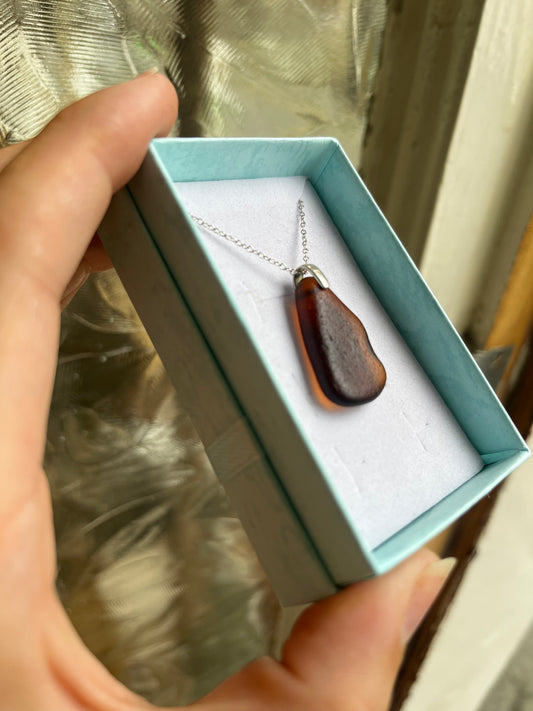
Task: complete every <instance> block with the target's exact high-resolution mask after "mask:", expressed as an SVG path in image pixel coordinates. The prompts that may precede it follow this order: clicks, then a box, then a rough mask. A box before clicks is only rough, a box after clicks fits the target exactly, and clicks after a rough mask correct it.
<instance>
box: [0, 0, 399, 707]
mask: <svg viewBox="0 0 533 711" xmlns="http://www.w3.org/2000/svg"><path fill="white" fill-rule="evenodd" d="M385 5H386V4H385V0H334V1H333V2H328V3H324V2H323V0H274V1H273V2H270V0H269V1H268V2H267V0H260V1H259V2H254V3H243V2H242V1H241V0H127V2H126V0H91V2H83V1H82V0H54V2H44V0H43V1H42V2H39V1H38V0H5V1H4V2H2V3H1V4H0V28H1V32H0V142H2V143H12V142H15V141H18V140H21V139H24V138H28V137H30V136H33V135H35V134H36V133H37V132H38V131H39V130H40V128H42V126H43V125H44V124H45V123H46V122H47V121H49V120H50V119H51V118H52V117H53V116H54V115H55V114H56V113H57V111H59V110H60V109H61V108H62V107H63V106H65V105H67V104H69V103H71V102H72V101H75V100H76V99H78V98H80V97H81V96H84V95H86V94H89V93H91V92H93V91H96V90H97V89H99V88H101V87H103V86H106V85H110V84H114V83H117V82H119V81H124V80H126V79H128V78H130V77H132V76H134V75H135V74H136V73H138V72H139V71H142V70H146V69H148V68H150V67H152V66H158V67H159V68H160V69H161V70H164V71H166V73H167V74H168V75H169V77H170V78H171V79H172V80H173V82H174V83H175V85H176V86H177V88H178V90H179V93H180V97H181V108H180V116H181V119H180V121H181V123H180V126H179V127H177V129H176V130H177V131H181V133H182V134H183V135H211V136H231V135H238V136H244V135H272V136H286V135H306V136H307V135H334V136H336V137H337V138H338V139H339V140H340V141H341V142H342V144H343V145H344V147H345V148H346V150H347V151H348V153H349V154H350V156H351V158H352V160H353V161H354V162H355V163H358V161H359V155H360V149H361V145H362V140H363V137H364V130H365V126H366V115H367V110H368V102H369V99H370V97H371V93H372V87H373V85H374V78H375V74H376V70H377V63H378V57H379V52H380V43H381V36H382V31H383V24H384V20H385V13H386V9H385ZM46 470H47V473H48V475H49V479H50V484H51V488H52V495H53V501H54V511H55V520H56V531H57V544H58V561H59V572H58V588H59V592H60V595H61V598H62V600H63V602H64V604H65V606H66V608H67V610H68V612H69V614H70V616H71V618H72V620H73V622H74V624H75V626H76V627H77V629H78V630H79V632H80V634H81V635H82V637H83V639H84V640H85V641H86V643H87V644H88V645H89V647H90V648H91V649H92V650H93V651H94V652H95V653H96V654H97V656H98V657H99V658H100V659H102V661H103V662H104V663H105V664H106V665H107V666H108V667H109V669H110V670H111V671H112V672H113V673H114V674H115V675H117V676H118V677H119V678H120V679H122V680H123V681H124V682H125V683H126V684H127V685H128V686H129V687H131V688H132V689H134V690H135V691H137V692H138V693H140V694H143V695H144V696H145V697H146V698H148V699H149V700H150V701H151V702H153V703H158V704H181V703H186V702H188V701H191V700H193V699H195V698H197V697H198V696H200V695H202V694H203V693H205V692H206V691H207V690H209V689H210V688H212V686H214V685H215V684H216V683H217V682H218V681H220V680H221V679H223V678H225V677H226V676H227V675H229V674H230V673H231V672H232V671H234V670H236V669H238V668H239V667H240V666H242V665H243V664H244V663H245V662H246V661H248V660H249V659H251V658H253V657H256V656H258V655H260V654H263V653H266V652H273V651H274V650H275V648H276V646H277V643H278V641H277V639H276V630H277V626H278V621H279V616H280V610H279V607H278V605H277V603H276V601H275V598H274V596H273V594H272V591H271V590H270V588H269V586H268V583H267V581H266V580H265V577H264V574H263V572H262V570H261V568H260V566H259V565H258V563H257V560H256V558H255V555H254V554H253V552H252V550H251V549H250V546H249V544H248V541H247V539H246V536H245V535H244V533H243V531H242V528H241V526H240V524H239V522H238V520H237V519H236V518H235V517H234V515H233V514H232V512H231V509H230V507H229V505H228V502H227V501H226V498H225V496H224V494H223V492H222V490H221V489H220V486H219V485H218V483H217V480H216V477H215V476H214V473H213V471H212V470H211V468H210V465H209V463H208V461H207V459H206V457H205V453H204V451H203V447H202V444H201V442H200V441H199V440H198V438H197V436H196V434H195V431H194V428H193V426H192V424H191V422H190V421H189V419H188V416H187V414H186V413H185V412H183V410H182V409H181V407H180V403H179V399H178V398H177V397H176V395H175V393H174V392H173V390H172V388H171V387H170V384H169V382H168V380H167V377H166V374H165V372H164V370H163V368H162V366H161V363H160V361H159V359H158V358H157V356H156V354H155V353H154V351H153V348H152V345H151V343H150V341H149V340H148V338H147V336H146V334H145V332H144V330H143V329H142V327H141V325H140V323H139V321H138V319H137V317H136V315H135V313H134V311H133V309H132V307H131V304H130V302H129V300H128V298H127V296H126V295H125V293H124V291H123V289H122V286H121V284H120V283H119V282H118V280H117V279H116V277H115V276H114V274H113V273H111V272H110V273H107V274H105V275H102V276H99V277H93V278H92V279H91V280H90V282H89V283H88V284H87V285H86V286H85V287H84V289H83V290H82V292H81V293H80V294H79V295H78V297H77V298H76V299H75V300H74V301H73V302H72V304H71V306H70V307H69V308H68V310H67V312H66V313H65V314H64V318H63V323H62V333H61V347H60V354H59V366H58V371H57V380H56V386H55V392H54V397H53V403H52V409H51V415H50V424H49V437H48V448H47V454H46Z"/></svg>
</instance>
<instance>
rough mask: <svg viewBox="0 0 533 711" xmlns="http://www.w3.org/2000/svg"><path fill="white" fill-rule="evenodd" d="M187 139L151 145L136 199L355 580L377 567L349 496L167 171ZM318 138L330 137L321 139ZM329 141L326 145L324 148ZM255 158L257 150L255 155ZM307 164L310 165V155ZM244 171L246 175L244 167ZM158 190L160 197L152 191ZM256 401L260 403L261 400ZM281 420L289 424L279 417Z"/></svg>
mask: <svg viewBox="0 0 533 711" xmlns="http://www.w3.org/2000/svg"><path fill="white" fill-rule="evenodd" d="M182 140H185V139H176V140H175V142H173V144H172V143H171V144H169V143H168V141H164V143H163V145H164V147H165V149H166V151H165V152H166V155H165V154H163V155H158V154H157V153H154V152H152V153H151V154H150V155H149V156H148V157H147V159H146V161H145V163H144V165H143V169H142V171H141V172H140V173H139V174H138V175H137V176H136V178H134V180H133V181H132V182H131V183H130V186H129V189H130V194H131V196H132V199H133V201H134V203H135V205H136V208H137V210H138V212H139V214H140V215H142V218H143V220H144V222H145V224H146V226H147V228H148V230H149V232H150V233H151V235H152V239H153V240H154V242H155V243H156V244H157V249H158V251H159V253H160V254H161V257H162V259H163V261H164V262H165V264H166V265H167V269H168V271H169V273H170V274H172V275H173V279H174V280H175V281H176V280H177V281H179V282H180V288H179V291H180V293H181V295H182V298H183V300H184V302H185V303H186V304H187V306H188V308H189V310H190V312H191V314H192V316H193V318H194V319H195V320H196V322H197V324H198V327H199V330H200V331H201V332H203V335H204V339H205V341H206V343H207V345H208V348H209V349H210V351H211V353H212V356H213V358H214V359H215V360H216V362H217V363H218V366H219V369H220V370H221V372H222V373H224V377H225V378H226V380H227V381H228V379H227V377H226V376H227V372H228V368H230V367H231V368H233V369H234V372H237V373H238V381H239V382H237V381H236V380H234V381H233V382H229V381H228V383H229V385H230V388H232V390H233V395H234V398H235V401H236V403H238V405H239V407H240V408H241V409H242V410H243V411H245V412H246V414H247V417H248V421H249V422H250V424H251V428H252V430H253V431H254V434H255V436H256V438H257V439H258V441H260V442H261V443H262V446H263V448H264V450H265V451H266V452H268V451H269V450H272V449H274V448H275V449H276V450H277V451H278V460H279V459H283V460H284V465H283V470H284V472H285V478H284V479H280V478H279V477H278V481H279V482H280V484H281V486H282V488H283V489H284V491H285V492H286V493H287V494H288V496H289V499H290V500H291V501H294V496H293V495H292V494H291V491H290V488H291V483H290V481H288V479H289V478H290V477H291V476H292V479H293V481H294V480H296V479H298V480H299V479H300V477H299V475H298V474H297V472H299V471H302V470H303V471H306V472H307V477H306V483H305V489H306V497H305V498H306V500H305V501H303V500H302V499H300V501H299V505H298V506H297V510H298V514H299V518H300V520H301V521H302V522H303V524H304V525H305V527H306V529H307V531H308V532H309V534H310V536H311V540H313V542H314V545H315V547H316V549H317V551H318V554H319V556H320V557H321V559H322V560H323V561H324V562H325V563H326V561H327V563H326V564H327V566H328V571H329V574H330V575H331V577H332V579H333V580H335V581H336V583H337V584H343V583H348V582H353V578H352V579H350V578H349V577H348V574H347V571H348V570H351V571H352V573H353V572H354V571H358V573H357V577H368V575H369V574H371V572H372V570H373V566H372V563H371V560H370V559H371V551H370V549H369V548H368V546H367V545H366V544H365V543H364V542H363V541H362V540H361V537H360V534H359V532H358V531H357V530H356V529H354V527H353V525H352V523H351V521H350V520H349V517H348V516H346V515H342V514H343V513H344V512H345V510H346V509H345V504H344V502H343V501H340V500H339V498H338V495H337V494H336V492H335V491H334V489H333V488H332V487H331V484H330V482H329V481H328V480H327V478H324V477H323V476H322V475H321V474H320V472H321V470H322V469H321V466H320V464H319V463H317V457H316V454H315V453H314V451H313V449H312V448H311V447H310V446H309V443H308V442H306V441H305V437H304V436H303V433H302V432H300V430H299V428H298V425H297V423H296V421H295V418H293V417H291V415H290V412H291V408H290V406H289V404H288V403H287V402H286V400H285V398H284V395H283V394H282V393H280V392H279V390H278V388H277V387H276V383H275V380H274V378H273V376H272V374H271V372H270V369H269V367H268V366H267V364H266V363H265V361H264V359H263V357H262V355H261V350H260V349H259V348H258V347H257V346H256V344H254V342H253V340H252V339H251V337H250V334H249V332H248V329H247V328H246V326H245V324H244V323H243V321H242V319H241V318H240V316H239V313H238V309H237V307H236V304H235V303H234V300H233V298H232V297H231V294H230V293H228V291H227V289H226V288H225V286H224V280H223V278H222V277H221V276H220V274H219V272H218V269H217V266H216V264H214V263H213V261H212V260H211V257H210V255H209V254H208V253H207V252H206V250H205V249H204V248H203V247H202V245H201V243H200V241H199V240H198V239H197V236H196V235H197V232H196V227H195V225H194V223H192V221H191V220H190V217H189V216H188V214H187V213H186V211H185V210H183V208H182V207H181V204H180V200H179V195H178V194H177V191H176V188H175V186H174V184H173V181H174V179H176V180H178V179H180V178H181V175H180V174H179V173H175V172H174V173H171V174H169V172H168V169H167V168H168V166H167V165H166V159H167V158H168V149H169V148H173V149H174V150H175V149H176V144H178V142H179V143H181V142H182ZM193 140H194V139H191V140H188V139H187V140H186V148H187V150H185V151H184V152H183V153H181V151H180V152H179V155H180V160H179V161H177V160H174V161H173V162H172V166H173V167H172V169H173V170H174V171H176V170H179V169H180V167H181V166H185V170H186V171H187V174H188V175H189V176H191V175H192V173H191V169H190V162H191V161H192V159H193V157H194V152H191V151H190V147H191V146H190V143H191V142H192V141H193ZM194 142H195V143H200V145H201V147H202V149H204V145H203V142H202V141H199V142H198V141H194ZM316 143H317V144H320V143H322V144H324V142H323V141H318V142H316ZM326 143H327V145H328V147H329V148H330V152H331V148H333V150H334V149H335V147H336V144H335V143H334V144H333V146H331V143H330V142H329V141H327V142H326ZM180 147H181V146H180ZM323 148H324V145H323V146H322V150H323ZM289 153H290V151H289ZM297 153H298V151H297ZM252 154H253V152H252ZM287 154H288V151H287V149H286V148H285V149H284V150H283V151H282V155H283V156H284V157H285V159H286V157H287ZM207 157H208V158H209V162H212V157H213V152H212V151H211V152H208V153H207ZM255 158H256V157H255V155H254V160H255ZM316 158H317V156H316V155H315V154H312V155H311V160H312V165H315V166H316V169H317V170H322V168H323V163H324V162H325V161H324V156H323V155H322V158H323V160H322V161H319V162H318V164H317V163H316ZM327 159H329V155H328V156H327V158H326V161H327ZM289 162H290V161H289ZM194 165H195V166H196V170H201V169H202V165H203V156H202V155H200V156H197V160H196V161H194ZM303 165H304V166H305V164H304V163H303ZM254 166H255V168H257V162H255V163H254ZM217 174H218V173H217ZM239 174H240V172H239V171H235V170H234V171H233V172H232V175H239ZM244 174H245V175H246V172H244ZM274 174H275V173H274ZM211 175H212V174H211ZM148 193H150V195H148ZM155 193H156V194H157V198H155V197H154V195H155ZM169 225H171V228H169ZM185 227H186V228H187V230H188V232H187V233H185V231H184V228H185ZM177 232H179V233H180V236H181V241H182V244H181V245H180V257H179V259H177V258H176V254H175V249H174V247H173V245H174V244H175V235H176V233H177ZM177 275H179V276H177ZM198 283H201V284H202V289H201V290H200V291H199V290H198V288H197V286H198ZM206 304H207V305H208V306H207V310H209V311H212V310H213V308H214V309H216V311H217V315H216V316H215V317H214V318H213V319H212V321H211V326H212V328H211V331H210V338H208V337H206V335H205V333H204V329H203V326H202V318H201V316H199V313H200V312H203V313H204V314H205V310H206ZM230 321H231V327H230V325H229V324H230ZM222 323H223V324H224V334H223V336H222V337H219V338H218V340H217V341H216V347H213V343H214V341H215V340H216V334H215V333H214V329H216V325H219V324H222ZM228 328H230V330H231V333H232V339H231V341H228V338H227V331H226V329H228ZM251 362H255V366H254V367H253V368H250V366H249V364H250V363H251ZM253 392H257V397H255V398H254V397H250V393H253ZM243 393H246V396H247V398H248V407H244V406H243V400H242V397H241V396H242V394H243ZM280 401H281V402H280ZM254 403H256V404H257V407H256V406H255V405H254ZM254 409H255V411H254ZM263 411H266V412H277V413H278V414H277V417H276V418H271V417H269V418H268V420H269V421H268V422H265V421H264V420H263V422H262V425H261V426H259V427H258V421H260V420H261V417H262V416H264V415H263ZM272 420H275V421H276V426H277V430H276V432H275V433H274V434H271V435H270V442H274V441H275V443H276V445H275V447H273V446H272V447H270V448H269V446H268V444H265V437H267V436H268V435H267V434H265V432H266V430H268V429H269V428H270V427H271V426H272ZM281 422H283V424H279V423H281ZM281 453H283V454H281ZM273 464H274V468H273V470H274V472H277V470H278V469H279V466H278V467H276V466H275V464H276V462H275V461H273ZM278 465H279V461H278ZM298 486H301V484H298ZM311 500H315V501H321V502H322V506H323V508H324V510H325V511H329V513H328V514H327V516H325V518H327V521H326V522H324V521H322V520H321V519H319V518H318V517H316V516H313V515H312V514H311V512H310V511H311V509H312V506H311V504H310V501H311ZM306 509H307V510H306ZM334 541H337V543H334Z"/></svg>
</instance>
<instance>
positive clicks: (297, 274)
mask: <svg viewBox="0 0 533 711" xmlns="http://www.w3.org/2000/svg"><path fill="white" fill-rule="evenodd" d="M306 276H313V277H314V278H315V279H316V280H317V282H318V283H319V285H320V286H321V287H322V289H329V282H328V280H327V279H326V277H325V276H324V274H323V273H322V272H321V270H320V269H319V268H318V267H317V266H316V265H314V264H302V265H300V266H299V267H296V269H295V270H294V272H293V277H294V286H298V284H299V283H300V282H301V281H302V279H305V277H306Z"/></svg>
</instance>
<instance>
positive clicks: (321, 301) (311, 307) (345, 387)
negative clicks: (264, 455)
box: [294, 264, 387, 407]
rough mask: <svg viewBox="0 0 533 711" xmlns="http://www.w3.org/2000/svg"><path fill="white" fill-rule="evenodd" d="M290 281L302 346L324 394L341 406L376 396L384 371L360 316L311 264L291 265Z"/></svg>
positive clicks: (384, 376) (358, 403)
mask: <svg viewBox="0 0 533 711" xmlns="http://www.w3.org/2000/svg"><path fill="white" fill-rule="evenodd" d="M307 274H312V276H306V275H307ZM294 286H295V298H296V309H297V312H298V322H299V324H300V330H301V332H302V338H303V341H304V344H305V349H306V351H307V355H308V356H309V360H310V361H311V365H312V367H313V371H314V373H315V375H316V379H317V381H318V383H319V385H320V387H321V389H322V391H323V393H324V395H325V396H326V397H327V398H328V399H329V400H331V401H332V402H334V403H335V404H337V405H342V406H345V407H346V406H351V405H361V404H363V403H365V402H370V401H371V400H374V399H375V398H376V397H377V396H378V395H379V394H380V393H381V391H382V390H383V388H384V387H385V381H386V379H387V374H386V372H385V368H384V367H383V364H382V363H381V361H380V360H379V358H378V357H377V356H376V354H375V353H374V351H373V349H372V346H371V345H370V341H369V339H368V335H367V332H366V330H365V327H364V326H363V324H362V323H361V321H360V320H359V319H358V318H357V316H356V315H355V314H353V313H352V312H351V311H350V309H349V308H348V307H347V306H345V305H344V304H343V303H342V301H341V300H340V299H339V298H338V297H337V296H336V295H335V294H334V293H333V292H332V291H331V289H330V288H329V284H328V282H327V279H326V278H325V276H324V275H323V274H322V272H321V271H320V269H318V267H315V266H314V265H313V264H304V265H302V266H301V267H298V268H297V269H296V270H295V272H294Z"/></svg>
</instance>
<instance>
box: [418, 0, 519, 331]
mask: <svg viewBox="0 0 533 711" xmlns="http://www.w3.org/2000/svg"><path fill="white" fill-rule="evenodd" d="M532 28H533V2H531V0H513V2H510V3H503V2H501V0H487V3H486V6H485V10H484V12H483V16H482V19H481V25H480V29H479V35H478V40H477V43H476V48H475V50H474V55H473V58H472V63H471V67H470V71H469V76H468V79H467V83H466V87H465V92H464V97H463V101H462V104H461V108H460V111H459V116H458V119H457V124H456V127H455V130H454V135H453V138H452V142H451V145H450V150H449V153H448V156H447V160H446V166H445V171H444V176H443V180H442V183H441V188H440V191H439V196H438V199H437V203H436V207H435V210H434V214H433V218H432V223H431V227H430V231H429V236H428V240H427V243H426V247H425V251H424V254H423V258H422V262H421V270H422V273H423V274H424V276H425V278H426V280H427V281H428V283H429V285H430V286H431V288H432V289H433V291H434V292H435V294H436V296H437V298H438V299H439V300H440V301H441V303H442V304H443V306H444V308H445V310H446V311H447V313H448V315H449V316H450V318H451V319H452V321H453V322H454V324H455V325H456V327H457V328H458V330H459V331H463V330H464V329H465V328H467V327H468V325H469V322H470V319H471V315H472V311H473V309H474V307H475V305H476V302H477V300H478V295H479V292H480V290H481V289H482V288H485V284H484V282H485V280H486V279H487V270H488V265H489V262H490V261H491V259H492V258H493V256H494V252H495V251H496V254H497V253H498V250H501V251H502V252H503V253H507V252H508V251H509V247H510V248H511V250H516V247H517V245H518V242H519V239H520V237H521V229H520V225H521V224H522V223H523V224H525V223H526V221H527V216H528V214H529V212H530V210H531V200H530V196H531V194H532V191H533V171H531V170H524V169H523V164H524V161H528V162H529V164H531V161H532V151H531V136H532V131H533V129H532V123H531V115H532V109H533V42H532V41H531V37H532ZM521 175H524V176H525V177H524V180H527V181H530V182H531V183H532V184H531V185H530V186H524V185H523V181H522V182H520V180H519V178H520V176H521ZM517 182H518V183H519V184H518V185H517ZM518 193H519V194H518ZM517 212H518V216H519V219H517V218H516V214H517ZM511 216H512V217H511ZM507 218H509V219H507ZM510 221H513V222H516V223H517V227H516V228H515V229H514V231H513V233H512V234H507V235H506V238H505V241H504V243H503V244H502V239H501V238H502V229H504V226H505V224H507V223H509V222H510ZM511 243H512V244H511ZM513 253H514V252H513ZM506 258H507V260H508V261H509V262H510V261H511V260H510V259H509V258H508V256H507V257H506ZM499 278H500V280H501V274H500V275H499Z"/></svg>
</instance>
